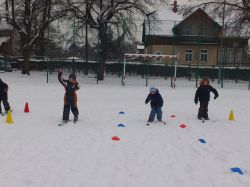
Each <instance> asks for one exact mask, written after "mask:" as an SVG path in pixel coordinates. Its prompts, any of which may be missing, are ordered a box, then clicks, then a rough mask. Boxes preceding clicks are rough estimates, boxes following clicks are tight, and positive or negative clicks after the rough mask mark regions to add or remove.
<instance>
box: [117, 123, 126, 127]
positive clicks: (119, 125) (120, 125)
mask: <svg viewBox="0 0 250 187" xmlns="http://www.w3.org/2000/svg"><path fill="white" fill-rule="evenodd" d="M117 126H118V127H125V125H123V124H122V123H120V124H118V125H117Z"/></svg>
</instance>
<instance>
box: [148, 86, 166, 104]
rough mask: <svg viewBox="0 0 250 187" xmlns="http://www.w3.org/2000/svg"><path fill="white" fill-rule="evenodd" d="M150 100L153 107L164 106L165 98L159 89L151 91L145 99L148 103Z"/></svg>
mask: <svg viewBox="0 0 250 187" xmlns="http://www.w3.org/2000/svg"><path fill="white" fill-rule="evenodd" d="M149 101H151V102H150V105H151V107H162V106H163V99H162V97H161V94H160V93H159V91H158V90H156V92H155V93H154V94H151V93H149V94H148V97H147V98H146V100H145V103H146V104H147V103H148V102H149Z"/></svg>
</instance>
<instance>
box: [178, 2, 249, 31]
mask: <svg viewBox="0 0 250 187" xmlns="http://www.w3.org/2000/svg"><path fill="white" fill-rule="evenodd" d="M197 8H202V9H204V10H205V11H207V12H208V13H209V14H210V15H212V17H213V18H215V19H216V18H217V19H220V20H221V21H222V22H224V21H225V22H227V27H230V28H232V29H231V31H232V32H233V33H234V35H235V33H237V34H238V35H249V26H250V1H249V0H216V1H215V0H214V1H213V0H192V1H191V0H189V4H188V5H184V6H182V7H181V11H182V12H183V14H184V15H188V14H190V13H191V12H192V11H194V9H197ZM224 19H225V20H224Z"/></svg>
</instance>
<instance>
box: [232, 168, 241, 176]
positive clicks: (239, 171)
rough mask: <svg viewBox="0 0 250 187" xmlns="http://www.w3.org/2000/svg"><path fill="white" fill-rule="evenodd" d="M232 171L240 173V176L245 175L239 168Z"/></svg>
mask: <svg viewBox="0 0 250 187" xmlns="http://www.w3.org/2000/svg"><path fill="white" fill-rule="evenodd" d="M231 171H232V172H234V173H239V174H241V175H243V172H242V171H241V169H240V168H237V167H235V168H231Z"/></svg>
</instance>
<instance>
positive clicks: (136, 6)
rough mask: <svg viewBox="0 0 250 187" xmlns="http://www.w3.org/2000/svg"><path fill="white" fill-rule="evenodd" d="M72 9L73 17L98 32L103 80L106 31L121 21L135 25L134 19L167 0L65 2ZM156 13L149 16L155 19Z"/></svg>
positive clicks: (101, 76)
mask: <svg viewBox="0 0 250 187" xmlns="http://www.w3.org/2000/svg"><path fill="white" fill-rule="evenodd" d="M67 1H68V3H69V4H70V5H71V7H72V9H74V11H73V14H74V17H76V18H77V19H79V20H81V21H82V22H83V23H86V22H87V24H88V25H89V26H90V27H91V28H95V29H96V30H97V32H98V36H99V37H98V38H99V41H100V47H99V48H100V64H99V72H98V79H99V80H103V79H104V68H105V61H106V58H107V50H106V49H107V47H108V46H107V43H108V42H107V39H108V38H107V31H108V27H109V25H110V24H112V23H114V24H117V23H120V24H122V20H125V19H126V20H129V21H130V24H131V25H132V24H135V23H134V21H133V20H135V18H136V17H139V16H141V17H145V16H146V15H147V14H149V13H150V12H152V11H153V10H155V9H156V8H157V7H156V6H157V5H158V4H160V3H161V4H164V3H165V4H166V1H167V0H78V1H77V2H76V1H74V0H67ZM156 16H157V13H155V14H154V15H151V19H153V18H156Z"/></svg>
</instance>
